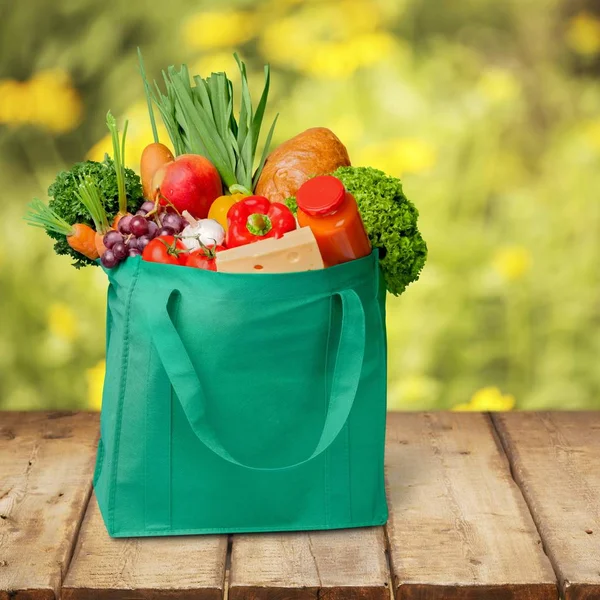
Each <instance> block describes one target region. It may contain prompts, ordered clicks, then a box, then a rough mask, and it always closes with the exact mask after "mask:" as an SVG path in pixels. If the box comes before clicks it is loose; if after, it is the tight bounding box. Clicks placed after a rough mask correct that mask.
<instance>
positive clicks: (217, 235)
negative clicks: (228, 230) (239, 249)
mask: <svg viewBox="0 0 600 600" xmlns="http://www.w3.org/2000/svg"><path fill="white" fill-rule="evenodd" d="M224 240H225V230H224V229H223V227H222V226H221V224H220V223H218V222H217V221H215V220H214V219H199V220H198V221H196V222H195V223H193V224H192V223H190V224H189V225H188V226H187V227H186V228H185V229H184V230H183V231H182V232H181V241H182V242H183V243H184V245H185V247H186V248H188V249H189V250H196V249H197V248H200V247H201V246H202V245H204V246H219V245H221V244H222V243H223V241H224Z"/></svg>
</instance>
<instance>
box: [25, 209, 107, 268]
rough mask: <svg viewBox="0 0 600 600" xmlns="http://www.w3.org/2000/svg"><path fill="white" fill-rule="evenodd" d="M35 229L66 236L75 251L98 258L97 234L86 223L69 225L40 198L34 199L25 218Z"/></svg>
mask: <svg viewBox="0 0 600 600" xmlns="http://www.w3.org/2000/svg"><path fill="white" fill-rule="evenodd" d="M24 219H25V221H27V222H28V223H29V224H30V225H33V227H40V228H41V229H45V230H46V231H48V232H53V233H59V234H60V235H64V236H65V238H66V240H67V243H68V244H69V246H71V248H73V250H75V251H76V252H79V253H80V254H83V255H84V256H87V258H89V259H91V260H96V259H97V258H98V256H99V255H98V251H97V250H96V232H95V231H94V230H93V229H92V228H91V227H90V226H89V225H85V224H84V223H75V224H73V225H69V223H67V221H65V220H64V219H63V218H62V217H61V216H59V215H58V214H56V213H55V212H54V211H53V210H52V209H51V208H50V207H49V206H47V205H46V204H44V203H43V202H42V201H41V200H40V199H39V198H34V199H33V200H32V201H31V202H30V204H29V209H28V211H27V213H26V214H25V217H24Z"/></svg>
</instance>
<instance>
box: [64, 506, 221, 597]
mask: <svg viewBox="0 0 600 600" xmlns="http://www.w3.org/2000/svg"><path fill="white" fill-rule="evenodd" d="M226 558H227V536H180V537H175V536H170V537H154V538H123V539H111V538H110V537H109V536H108V533H107V532H106V528H105V527H104V523H103V521H102V516H101V515H100V510H99V509H98V503H97V501H96V497H95V496H94V495H93V496H92V498H91V500H90V503H89V505H88V509H87V512H86V515H85V519H84V521H83V524H82V526H81V532H80V534H79V539H78V540H77V546H76V549H75V553H74V555H73V560H72V561H71V566H70V568H69V572H68V573H67V576H66V578H65V582H64V584H63V590H62V598H63V600H138V599H140V600H141V599H144V600H146V599H149V598H173V599H178V600H192V599H194V600H217V599H220V598H221V597H222V595H223V581H224V578H225V562H226Z"/></svg>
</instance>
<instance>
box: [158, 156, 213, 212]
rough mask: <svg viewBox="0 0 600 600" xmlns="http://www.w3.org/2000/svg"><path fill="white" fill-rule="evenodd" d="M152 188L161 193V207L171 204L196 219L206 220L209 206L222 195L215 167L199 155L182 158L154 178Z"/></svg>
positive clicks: (159, 170) (163, 168)
mask: <svg viewBox="0 0 600 600" xmlns="http://www.w3.org/2000/svg"><path fill="white" fill-rule="evenodd" d="M152 188H153V189H154V190H159V192H160V195H159V200H160V204H161V205H162V206H169V204H172V205H173V206H174V207H175V208H176V209H177V210H178V211H179V212H180V213H182V212H183V211H184V210H187V211H188V212H189V213H190V214H191V215H192V216H193V217H196V219H206V217H207V216H208V210H209V208H210V205H211V204H212V203H213V202H214V201H215V199H216V198H218V197H219V196H221V195H222V193H223V187H222V185H221V177H220V176H219V172H218V171H217V169H216V168H215V166H214V165H213V164H212V163H211V162H210V161H209V160H208V159H207V158H204V156H200V155H199V154H182V155H181V156H178V157H177V158H176V159H175V160H174V161H172V162H169V163H167V164H165V165H163V166H162V167H160V169H158V171H156V174H155V175H154V178H153V179H152Z"/></svg>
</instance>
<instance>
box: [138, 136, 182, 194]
mask: <svg viewBox="0 0 600 600" xmlns="http://www.w3.org/2000/svg"><path fill="white" fill-rule="evenodd" d="M174 160H175V157H174V156H173V153H172V152H171V151H170V150H169V148H167V147H166V146H165V145H164V144H160V143H157V142H155V143H154V144H148V146H146V147H145V148H144V151H143V152H142V158H141V160H140V174H141V178H142V188H143V190H144V198H146V200H154V196H155V194H156V190H155V189H154V187H153V181H152V180H153V179H154V175H155V174H156V172H157V171H158V170H159V169H160V168H161V167H162V166H164V165H166V164H168V163H170V162H173V161H174Z"/></svg>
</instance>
